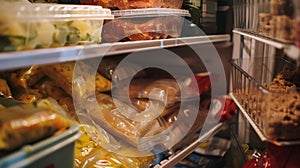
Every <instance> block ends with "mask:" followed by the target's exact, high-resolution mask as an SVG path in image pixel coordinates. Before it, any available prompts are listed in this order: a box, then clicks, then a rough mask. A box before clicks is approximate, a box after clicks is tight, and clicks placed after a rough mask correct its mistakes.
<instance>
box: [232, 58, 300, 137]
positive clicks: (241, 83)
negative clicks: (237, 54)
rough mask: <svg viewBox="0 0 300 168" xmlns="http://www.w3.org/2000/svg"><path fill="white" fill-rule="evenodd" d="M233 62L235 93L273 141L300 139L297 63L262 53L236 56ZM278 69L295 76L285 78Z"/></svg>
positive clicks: (299, 95)
mask: <svg viewBox="0 0 300 168" xmlns="http://www.w3.org/2000/svg"><path fill="white" fill-rule="evenodd" d="M232 65H233V71H232V73H233V75H232V84H233V93H234V96H235V98H236V99H237V100H238V101H239V103H240V104H241V105H242V106H243V108H244V109H245V111H246V112H247V113H248V115H249V116H250V117H251V118H252V120H253V121H254V122H255V123H256V125H257V126H258V127H259V128H260V129H261V131H262V132H263V133H264V134H265V135H266V137H267V138H268V139H270V140H273V141H294V140H299V139H300V134H299V131H300V127H299V124H300V101H299V100H300V92H299V85H300V84H299V72H297V71H296V66H295V65H296V64H295V63H292V62H290V61H288V60H284V59H282V58H275V59H274V58H271V57H266V58H261V57H259V58H253V59H235V60H233V62H232ZM246 67H247V68H246ZM279 73H283V74H285V75H282V76H283V77H284V78H287V76H288V75H294V76H293V78H290V77H289V78H290V79H289V80H283V79H284V78H283V77H281V76H278V75H277V74H279ZM294 73H295V74H294ZM297 74H298V80H295V79H294V78H295V77H297V76H296V75H297ZM280 77H281V78H280ZM291 79H292V80H291ZM293 80H295V82H290V81H293ZM297 81H298V83H297ZM293 83H294V84H296V86H297V87H298V89H297V88H296V87H295V86H294V85H293Z"/></svg>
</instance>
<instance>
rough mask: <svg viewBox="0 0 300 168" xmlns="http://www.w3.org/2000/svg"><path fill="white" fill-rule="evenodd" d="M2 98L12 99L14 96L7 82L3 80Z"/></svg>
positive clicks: (0, 85)
mask: <svg viewBox="0 0 300 168" xmlns="http://www.w3.org/2000/svg"><path fill="white" fill-rule="evenodd" d="M0 96H2V97H4V98H12V94H11V91H10V88H9V86H8V84H7V82H6V80H4V79H1V78H0Z"/></svg>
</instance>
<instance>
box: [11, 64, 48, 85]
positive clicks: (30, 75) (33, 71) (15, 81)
mask: <svg viewBox="0 0 300 168" xmlns="http://www.w3.org/2000/svg"><path fill="white" fill-rule="evenodd" d="M43 76H45V75H44V73H43V72H42V71H41V68H40V67H39V66H31V67H29V68H24V69H21V70H18V71H15V72H13V73H11V75H10V83H11V84H12V85H13V86H14V87H21V88H25V89H26V88H29V87H30V86H32V85H34V84H35V83H36V82H37V81H39V80H40V79H41V78H42V77H43Z"/></svg>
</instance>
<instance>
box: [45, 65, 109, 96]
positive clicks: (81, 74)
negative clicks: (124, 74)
mask: <svg viewBox="0 0 300 168" xmlns="http://www.w3.org/2000/svg"><path fill="white" fill-rule="evenodd" d="M76 67H77V68H79V70H78V71H76V72H78V74H76V75H77V76H76V78H75V77H74V78H75V79H74V78H73V75H74V68H75V62H65V63H59V64H52V65H47V66H43V67H42V70H43V72H44V73H45V74H46V75H47V76H48V77H49V78H50V79H52V80H53V81H55V82H56V84H57V85H58V86H60V87H61V88H63V89H64V90H65V91H66V92H67V93H68V94H69V95H72V86H73V85H76V87H74V88H73V89H74V93H76V94H78V96H86V97H88V96H89V95H90V94H92V93H93V92H96V93H99V92H105V91H109V90H110V89H111V82H110V81H109V80H107V79H106V78H104V77H103V76H101V75H100V74H99V73H96V75H95V76H91V75H92V73H91V70H90V68H89V66H88V65H86V64H84V63H78V64H76Z"/></svg>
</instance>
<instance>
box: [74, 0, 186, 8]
mask: <svg viewBox="0 0 300 168" xmlns="http://www.w3.org/2000/svg"><path fill="white" fill-rule="evenodd" d="M80 3H81V4H85V5H99V6H102V7H104V8H110V9H122V10H125V9H139V8H176V9H180V8H181V6H182V3H183V0H80Z"/></svg>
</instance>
